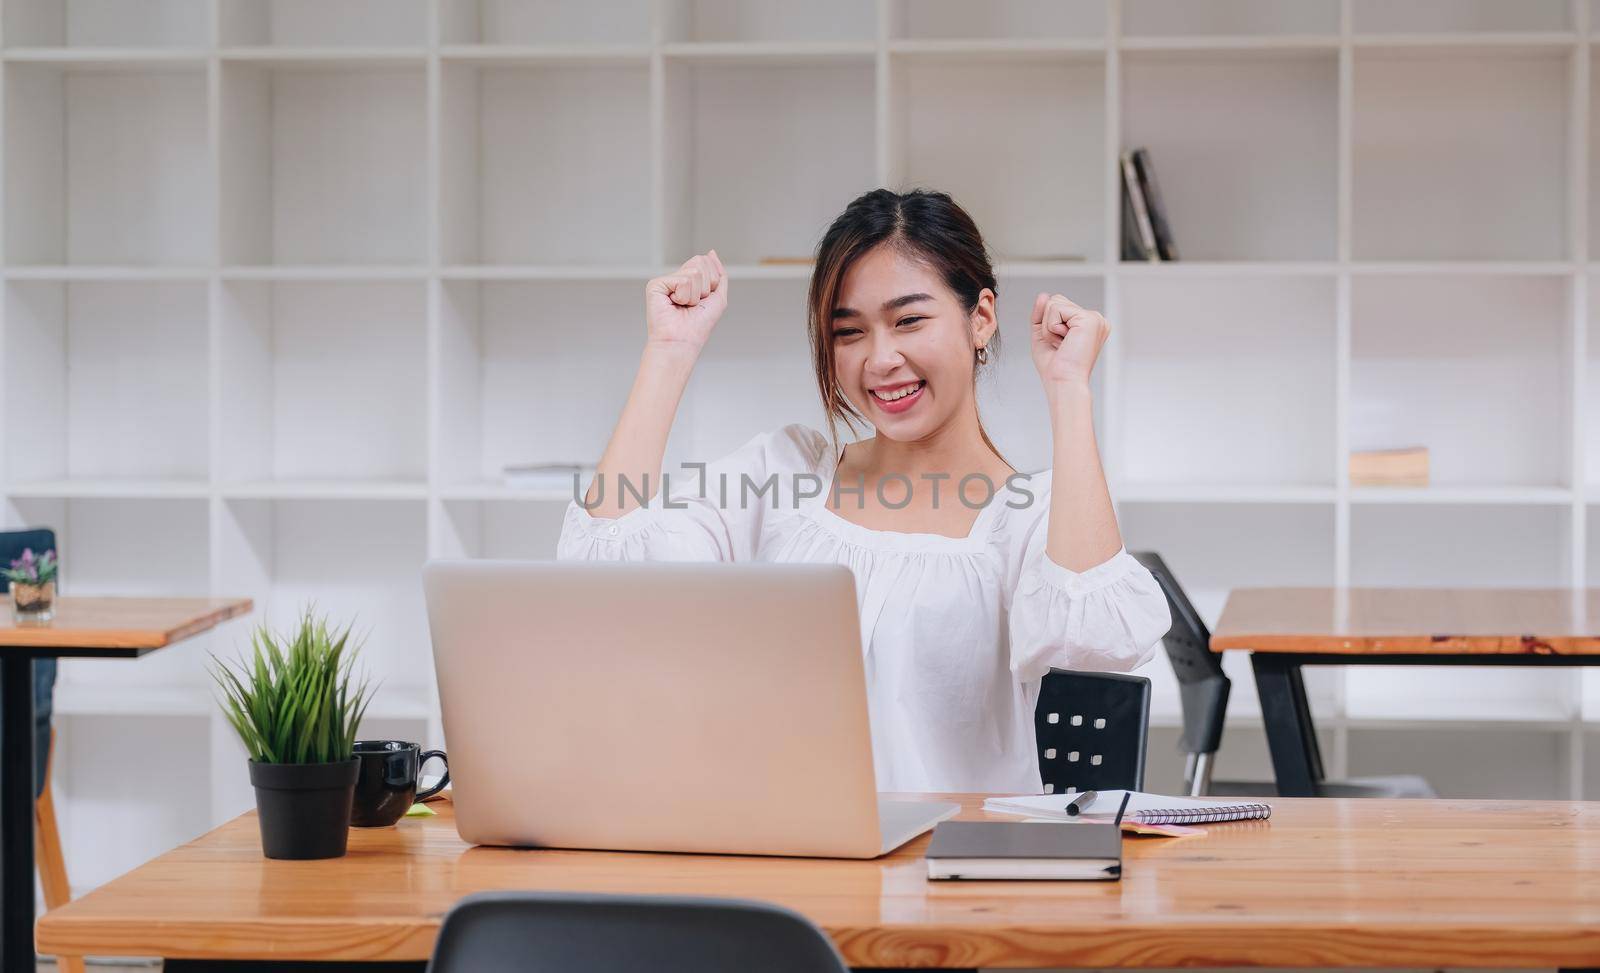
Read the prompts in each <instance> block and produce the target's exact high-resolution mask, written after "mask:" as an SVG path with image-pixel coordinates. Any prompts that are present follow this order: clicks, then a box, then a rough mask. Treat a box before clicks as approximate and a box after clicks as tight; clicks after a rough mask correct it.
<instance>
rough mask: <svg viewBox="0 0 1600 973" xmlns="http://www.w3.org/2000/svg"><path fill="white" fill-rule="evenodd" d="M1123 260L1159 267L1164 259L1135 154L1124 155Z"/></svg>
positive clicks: (1122, 163) (1122, 164)
mask: <svg viewBox="0 0 1600 973" xmlns="http://www.w3.org/2000/svg"><path fill="white" fill-rule="evenodd" d="M1120 168H1121V169H1122V213H1123V216H1122V259H1124V260H1146V261H1149V262H1151V263H1155V262H1156V261H1159V260H1160V259H1161V251H1160V248H1159V247H1158V246H1157V245H1156V231H1155V227H1154V226H1153V225H1152V224H1151V222H1150V210H1149V208H1148V206H1147V204H1146V200H1145V195H1144V189H1143V187H1142V186H1141V184H1140V182H1139V170H1138V168H1137V167H1136V166H1135V165H1134V162H1133V153H1132V152H1124V153H1122V159H1121V166H1120Z"/></svg>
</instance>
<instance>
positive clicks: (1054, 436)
mask: <svg viewBox="0 0 1600 973" xmlns="http://www.w3.org/2000/svg"><path fill="white" fill-rule="evenodd" d="M1110 334H1111V325H1110V324H1108V323H1107V322H1106V319H1105V317H1104V316H1103V315H1101V314H1100V313H1099V312H1098V311H1090V310H1088V309H1086V308H1082V307H1079V306H1078V305H1076V304H1074V303H1073V302H1072V301H1069V300H1068V299H1067V298H1065V297H1063V296H1062V295H1060V294H1045V293H1041V294H1039V296H1038V297H1037V298H1035V299H1034V302H1033V344H1032V351H1033V362H1034V365H1035V366H1036V367H1037V368H1038V370H1039V378H1040V380H1041V381H1043V382H1044V393H1045V400H1046V401H1047V402H1048V403H1049V408H1050V431H1051V440H1052V453H1051V455H1052V457H1053V458H1052V472H1051V479H1052V480H1053V481H1054V487H1053V489H1052V490H1051V497H1050V535H1049V542H1048V543H1047V545H1046V548H1045V550H1046V552H1047V553H1048V554H1049V556H1050V559H1051V560H1052V561H1054V562H1056V563H1057V564H1059V565H1061V566H1062V567H1064V568H1066V569H1068V570H1070V571H1080V572H1081V571H1087V570H1088V569H1089V568H1092V567H1094V566H1095V565H1097V564H1103V563H1105V562H1106V561H1107V560H1109V559H1111V558H1112V557H1114V556H1115V555H1116V554H1117V552H1118V551H1121V550H1122V533H1121V531H1119V530H1118V529H1117V515H1116V511H1115V510H1114V509H1113V508H1112V506H1111V491H1110V490H1109V489H1108V488H1107V487H1106V475H1105V470H1104V469H1103V468H1102V467H1101V465H1100V449H1099V447H1098V445H1097V444H1096V443H1095V438H1094V397H1093V394H1092V393H1091V392H1090V386H1089V375H1090V374H1091V373H1092V372H1093V371H1094V364H1095V361H1096V360H1097V359H1098V358H1099V357H1100V349H1101V348H1102V347H1104V346H1105V343H1106V338H1107V337H1109V336H1110Z"/></svg>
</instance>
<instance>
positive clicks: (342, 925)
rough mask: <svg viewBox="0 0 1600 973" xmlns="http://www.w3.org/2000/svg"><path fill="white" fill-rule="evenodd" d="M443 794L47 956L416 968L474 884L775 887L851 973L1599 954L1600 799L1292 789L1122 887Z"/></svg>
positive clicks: (1136, 843) (112, 892)
mask: <svg viewBox="0 0 1600 973" xmlns="http://www.w3.org/2000/svg"><path fill="white" fill-rule="evenodd" d="M241 772H242V771H241ZM930 796H932V795H930ZM943 796H944V797H947V798H948V797H949V796H948V795H943ZM955 797H956V799H958V800H961V802H962V804H963V814H962V816H963V817H965V818H969V819H974V818H983V817H985V815H984V814H983V812H982V811H980V810H978V807H979V804H980V803H981V798H979V797H976V796H971V795H966V796H962V795H956V796H955ZM434 806H435V807H438V808H440V811H441V814H440V816H439V817H436V818H423V819H414V818H408V819H403V820H402V821H401V823H400V824H399V825H397V826H396V827H394V828H386V829H378V830H363V829H357V830H355V831H353V832H352V833H351V840H350V853H349V855H348V856H347V857H345V858H342V859H336V860H332V861H322V862H276V861H267V860H266V859H264V858H262V857H261V850H260V841H259V836H258V833H257V824H256V820H255V817H254V814H253V813H251V814H247V815H244V816H242V817H240V818H237V819H235V820H234V821H232V822H229V823H228V824H226V825H224V826H222V827H221V828H219V829H217V830H215V831H213V832H211V833H210V834H207V835H205V836H203V837H202V838H200V839H198V840H196V841H194V842H191V843H189V844H187V845H184V846H182V847H180V848H177V849H175V850H174V851H172V852H169V853H168V854H166V855H163V856H161V857H160V858H157V859H156V860H154V861H152V862H149V863H147V864H145V865H143V866H141V867H140V868H138V869H136V870H134V871H133V872H131V873H129V874H127V875H124V876H123V877H121V878H119V879H116V880H115V881H113V882H111V883H109V884H107V885H105V886H103V887H101V888H100V889H97V890H96V891H93V892H91V893H89V894H88V895H87V896H85V897H84V898H82V899H79V900H78V901H76V902H73V903H70V904H69V905H67V906H65V907H63V908H61V909H58V910H56V911H54V912H51V913H49V914H48V915H46V916H45V917H44V918H43V919H41V920H40V923H39V926H38V945H39V949H40V951H41V952H44V953H51V954H65V955H82V954H91V955H100V954H109V955H121V956H129V955H132V956H167V957H187V958H220V957H239V958H247V959H274V958H275V959H305V960H313V959H339V960H422V959H426V958H427V957H428V955H429V953H430V951H431V949H432V945H433V941H434V937H435V935H436V933H437V931H438V928H439V922H440V920H441V918H442V917H443V915H444V914H445V912H446V911H447V910H448V909H449V908H450V906H451V904H452V903H454V902H455V901H456V900H457V899H459V898H461V897H462V896H464V895H466V894H468V893H470V892H474V891H477V890H480V889H565V890H581V891H590V892H648V893H672V894H683V895H722V896H738V897H748V898H754V899H762V900H766V901H770V902H778V903H782V904H784V905H787V906H791V907H793V908H795V909H797V910H799V911H800V912H801V913H803V914H805V915H807V916H809V917H810V918H811V919H813V920H814V921H816V922H817V923H818V924H820V925H821V926H822V928H823V929H825V930H826V931H827V932H828V934H829V935H831V936H832V937H833V939H834V940H835V942H837V943H838V945H839V947H840V949H841V950H842V951H843V953H844V956H845V958H846V959H847V961H848V962H850V963H851V964H852V965H857V966H900V965H923V966H956V967H972V966H1099V967H1174V966H1253V965H1270V966H1278V967H1297V966H1321V967H1333V966H1413V967H1426V966H1454V967H1485V966H1487V967H1496V966H1498V967H1584V966H1597V965H1600V804H1584V803H1565V802H1513V801H1377V800H1353V801H1352V800H1291V799H1279V800H1276V801H1274V807H1275V808H1276V812H1275V814H1274V816H1273V818H1272V820H1271V821H1268V822H1239V823H1235V824H1226V825H1212V826H1209V828H1208V829H1207V833H1206V834H1204V835H1202V836H1196V837H1188V838H1178V839H1171V838H1131V837H1130V838H1129V839H1128V840H1127V842H1126V844H1125V848H1126V874H1125V877H1124V878H1123V879H1122V881H1120V882H1112V883H1088V882H929V881H928V880H927V878H926V870H925V869H926V866H925V863H924V861H923V859H922V852H923V849H924V848H925V847H926V845H927V837H926V836H924V837H922V838H919V839H918V840H916V841H914V842H912V843H911V844H909V845H907V846H905V847H903V848H901V849H900V850H898V851H896V852H895V853H893V854H891V855H889V856H887V857H885V858H881V859H877V860H874V861H838V860H806V859H781V858H757V857H750V858H738V857H717V856H696V855H669V854H641V853H618V852H585V851H560V850H516V849H505V848H474V847H469V846H468V845H466V844H464V843H463V842H462V841H461V840H460V838H459V837H458V836H457V835H456V832H455V828H454V826H453V823H452V822H453V817H452V815H451V812H450V808H449V806H448V804H436V805H434ZM1012 820H1014V819H1012Z"/></svg>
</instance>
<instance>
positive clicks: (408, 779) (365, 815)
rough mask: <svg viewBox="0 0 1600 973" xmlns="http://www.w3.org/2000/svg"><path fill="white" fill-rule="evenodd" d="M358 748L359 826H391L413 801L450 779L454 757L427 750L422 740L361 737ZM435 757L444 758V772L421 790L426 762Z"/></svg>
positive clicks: (353, 816) (353, 814) (355, 808)
mask: <svg viewBox="0 0 1600 973" xmlns="http://www.w3.org/2000/svg"><path fill="white" fill-rule="evenodd" d="M355 751H356V759H357V760H359V761H361V767H360V772H359V774H358V775H357V776H356V796H355V802H354V803H353V804H352V805H351V806H350V823H351V825H353V826H355V827H357V828H387V827H388V826H389V825H391V824H394V823H395V822H396V821H398V820H400V819H401V818H402V817H404V816H405V813H406V812H407V811H409V810H411V805H412V804H415V803H416V802H417V801H420V800H424V799H426V798H430V797H432V796H433V795H435V794H437V793H439V792H440V791H442V790H444V786H445V785H446V784H448V783H450V761H449V759H448V758H446V757H445V755H444V751H443V750H429V751H427V752H426V753H424V752H423V750H422V745H421V744H419V743H407V742H406V741H404V740H357V741H356V746H355ZM433 757H438V758H439V759H440V760H441V761H443V762H444V765H445V769H444V776H442V777H440V778H439V783H437V784H435V785H433V786H432V787H430V788H428V789H427V790H425V791H423V792H422V793H420V794H419V793H417V780H418V778H419V777H420V775H421V773H422V765H423V764H424V763H426V762H427V761H428V760H430V759H431V758H433Z"/></svg>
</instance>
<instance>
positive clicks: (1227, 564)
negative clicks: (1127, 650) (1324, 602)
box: [1117, 502, 1340, 724]
mask: <svg viewBox="0 0 1600 973" xmlns="http://www.w3.org/2000/svg"><path fill="white" fill-rule="evenodd" d="M1117 520H1118V522H1119V524H1120V526H1121V529H1122V537H1123V541H1124V544H1125V546H1126V547H1127V549H1128V550H1130V551H1155V552H1157V553H1158V554H1160V555H1161V557H1162V559H1163V560H1165V561H1166V562H1167V565H1168V566H1169V567H1170V568H1171V569H1172V571H1173V574H1175V575H1176V576H1177V580H1178V584H1179V585H1181V586H1182V588H1183V590H1184V592H1185V593H1186V594H1187V595H1188V596H1189V600H1190V601H1191V602H1193V603H1194V606H1195V610H1196V611H1198V612H1199V613H1200V617H1201V618H1202V619H1204V620H1205V623H1206V625H1207V626H1208V627H1210V628H1213V629H1214V628H1215V627H1216V624H1217V618H1218V616H1220V615H1221V613H1222V606H1223V604H1224V603H1225V602H1226V601H1227V597H1228V592H1229V591H1230V590H1232V589H1234V588H1243V587H1283V586H1300V585H1316V586H1323V585H1331V584H1333V583H1334V537H1335V527H1334V508H1333V505H1332V504H1327V505H1314V504H1301V503H1285V504H1265V503H1263V504H1223V505H1218V504H1192V503H1144V502H1138V503H1130V502H1123V503H1122V504H1121V509H1120V511H1119V513H1118V515H1117ZM1222 665H1223V669H1224V670H1225V671H1226V672H1227V674H1228V677H1229V678H1230V679H1232V680H1233V691H1232V695H1231V696H1230V697H1229V704H1228V719H1229V723H1230V724H1232V723H1233V722H1234V721H1235V720H1250V719H1257V720H1258V719H1259V718H1260V712H1261V707H1260V703H1259V701H1258V699H1257V696H1256V689H1255V677H1254V675H1253V674H1252V672H1251V669H1250V657H1249V653H1246V652H1225V653H1223V658H1222ZM1138 672H1139V674H1141V675H1144V676H1148V677H1149V678H1150V680H1151V682H1152V683H1153V684H1154V685H1153V687H1152V688H1153V689H1154V691H1155V693H1156V698H1157V700H1158V703H1159V701H1160V700H1162V699H1166V700H1169V701H1171V702H1170V703H1168V704H1160V705H1172V706H1175V705H1176V702H1175V701H1176V698H1177V688H1176V678H1175V677H1174V676H1173V674H1172V666H1171V664H1170V663H1169V662H1168V661H1167V658H1166V655H1165V653H1164V652H1162V651H1161V650H1159V649H1158V650H1157V652H1156V656H1155V658H1154V659H1152V660H1151V661H1150V662H1148V663H1146V664H1145V665H1144V666H1142V667H1141V668H1140V669H1139V670H1138ZM1305 682H1306V691H1307V693H1308V694H1309V696H1310V698H1311V702H1312V708H1313V710H1314V711H1315V712H1316V714H1317V716H1319V717H1326V716H1329V715H1332V713H1333V712H1334V709H1335V707H1336V704H1337V700H1338V692H1339V682H1340V676H1339V672H1338V670H1334V669H1320V668H1315V667H1313V668H1308V669H1306V671H1305Z"/></svg>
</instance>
